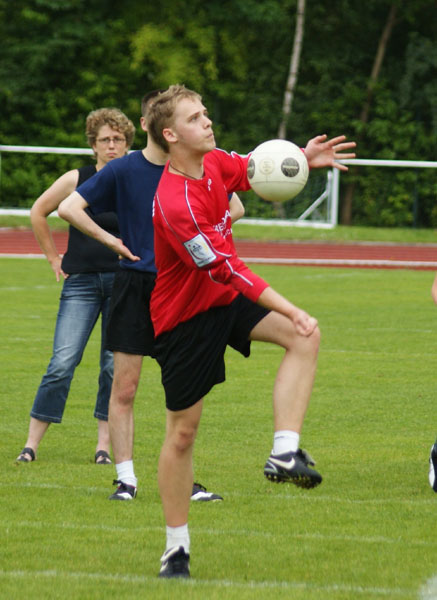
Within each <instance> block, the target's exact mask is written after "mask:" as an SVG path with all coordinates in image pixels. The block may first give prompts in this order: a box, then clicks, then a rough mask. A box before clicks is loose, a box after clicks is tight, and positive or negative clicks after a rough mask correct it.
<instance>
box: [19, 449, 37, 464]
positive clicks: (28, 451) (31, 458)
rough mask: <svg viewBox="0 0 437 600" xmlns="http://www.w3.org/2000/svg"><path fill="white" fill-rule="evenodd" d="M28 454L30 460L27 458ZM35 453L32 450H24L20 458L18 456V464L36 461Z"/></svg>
mask: <svg viewBox="0 0 437 600" xmlns="http://www.w3.org/2000/svg"><path fill="white" fill-rule="evenodd" d="M26 454H28V455H29V456H30V458H28V457H27V456H26ZM35 458H36V457H35V452H34V451H33V450H32V448H23V450H22V451H21V452H20V454H19V456H17V459H16V461H17V462H32V461H34V460H35Z"/></svg>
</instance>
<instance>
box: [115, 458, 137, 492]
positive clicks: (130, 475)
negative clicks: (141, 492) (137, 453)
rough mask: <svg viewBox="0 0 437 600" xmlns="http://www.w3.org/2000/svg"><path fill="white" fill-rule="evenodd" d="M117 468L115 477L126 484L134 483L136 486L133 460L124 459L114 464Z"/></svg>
mask: <svg viewBox="0 0 437 600" xmlns="http://www.w3.org/2000/svg"><path fill="white" fill-rule="evenodd" d="M115 468H116V469H117V479H119V480H120V481H122V482H123V483H126V484H127V485H134V486H135V487H137V478H136V477H135V473H134V461H133V460H125V461H123V462H121V463H118V464H117V465H115Z"/></svg>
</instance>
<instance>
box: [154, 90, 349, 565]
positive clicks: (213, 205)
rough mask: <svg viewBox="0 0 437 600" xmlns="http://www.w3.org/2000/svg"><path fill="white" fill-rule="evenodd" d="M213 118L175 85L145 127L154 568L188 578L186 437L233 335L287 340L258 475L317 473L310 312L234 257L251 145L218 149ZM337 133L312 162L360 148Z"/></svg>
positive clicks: (220, 375) (302, 480) (296, 477)
mask: <svg viewBox="0 0 437 600" xmlns="http://www.w3.org/2000/svg"><path fill="white" fill-rule="evenodd" d="M211 125H212V123H211V120H210V119H209V117H208V113H207V110H206V108H205V107H204V105H203V103H202V99H201V97H200V96H199V95H198V94H197V93H195V92H193V91H191V90H188V89H187V88H185V87H184V86H179V85H176V86H171V87H170V88H169V89H168V90H167V91H166V92H164V93H162V94H161V95H160V96H159V97H158V98H157V100H156V101H155V102H154V104H153V106H152V107H151V110H150V115H149V134H150V135H151V136H152V137H153V139H154V140H155V141H156V143H158V144H159V145H160V146H161V148H162V149H163V150H164V151H166V152H168V153H169V156H170V160H169V162H168V163H167V164H166V166H165V168H164V172H163V175H162V177H161V180H160V183H159V186H158V189H157V192H156V195H155V201H154V217H153V219H154V232H155V260H156V266H157V270H158V275H157V280H156V285H155V288H154V291H153V293H152V298H151V305H150V306H151V316H152V320H153V325H154V330H155V336H156V349H155V353H156V358H157V360H158V362H159V364H160V366H161V369H162V381H163V385H164V389H165V394H166V406H167V431H166V437H165V441H164V444H163V447H162V450H161V455H160V459H159V467H158V482H159V488H160V493H161V498H162V503H163V509H164V516H165V520H166V525H167V544H166V550H165V552H164V554H163V556H162V558H161V570H160V576H161V577H189V544H190V540H189V533H188V511H189V503H190V493H191V489H192V484H193V474H192V453H193V446H194V441H195V437H196V432H197V428H198V425H199V421H200V416H201V412H202V407H203V397H204V396H205V395H206V394H207V393H208V391H209V390H210V389H211V388H212V387H213V386H214V385H215V384H216V383H220V382H222V381H224V379H225V365H224V353H225V350H226V346H227V345H228V344H229V345H230V346H232V347H233V348H235V349H236V350H238V351H239V352H240V353H241V354H243V355H244V356H249V353H250V343H251V341H252V340H258V341H263V342H270V343H274V344H277V345H279V346H281V347H282V348H284V350H285V353H284V357H283V359H282V362H281V364H280V366H279V369H278V373H277V376H276V381H275V384H274V390H273V407H274V427H275V435H274V444H273V449H272V452H271V455H270V457H269V458H268V460H267V462H266V465H265V467H264V474H265V476H266V477H267V478H268V479H270V480H272V481H288V482H291V483H294V484H296V485H298V486H300V487H304V488H312V487H315V486H316V485H318V484H319V483H320V482H321V481H322V477H321V475H320V474H319V473H318V472H317V471H315V470H314V469H312V468H311V467H312V465H313V464H314V463H313V461H312V460H311V458H310V457H309V455H308V454H306V453H305V452H304V451H303V450H301V449H300V448H299V437H300V431H301V428H302V424H303V420H304V416H305V412H306V409H307V407H308V403H309V399H310V395H311V390H312V385H313V380H314V375H315V371H316V363H317V353H318V348H319V341H320V332H319V328H318V325H317V320H316V319H315V318H313V317H311V316H310V315H308V314H307V313H306V312H305V311H304V310H302V309H300V308H298V307H297V306H295V305H294V304H292V303H291V302H289V301H288V300H287V299H285V298H284V297H282V296H281V295H280V294H278V293H277V292H276V291H275V290H273V289H272V288H271V287H269V285H268V284H267V283H266V282H265V281H263V280H262V279H261V278H260V277H258V276H257V275H255V274H254V273H253V272H252V271H251V270H250V269H249V268H248V267H247V266H246V265H245V264H244V263H243V262H242V261H241V260H240V259H239V258H238V256H237V253H236V251H235V247H234V244H233V241H232V229H231V219H230V214H229V203H228V194H229V193H231V192H233V191H237V190H248V189H249V183H248V180H247V175H246V171H247V163H248V160H249V156H246V157H243V156H240V155H238V154H235V153H232V154H228V153H226V152H224V151H222V150H218V149H216V144H215V139H214V134H213V130H212V127H211ZM344 139H345V138H344V136H340V137H338V138H334V139H332V140H328V141H326V136H318V137H316V138H314V139H312V140H310V141H309V142H308V144H307V146H306V148H305V154H306V157H307V160H308V163H309V166H310V167H326V166H334V167H337V168H339V169H342V170H346V167H344V166H342V165H340V164H339V163H337V162H336V159H340V158H351V157H353V156H355V155H354V154H353V153H342V151H344V150H348V149H350V148H352V147H353V146H355V144H354V143H353V142H344Z"/></svg>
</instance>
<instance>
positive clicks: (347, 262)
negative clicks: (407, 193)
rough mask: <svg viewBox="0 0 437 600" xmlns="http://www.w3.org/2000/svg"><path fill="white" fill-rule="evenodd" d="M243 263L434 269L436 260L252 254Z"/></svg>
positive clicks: (436, 263)
mask: <svg viewBox="0 0 437 600" xmlns="http://www.w3.org/2000/svg"><path fill="white" fill-rule="evenodd" d="M240 258H241V260H242V261H243V262H245V263H260V264H273V265H275V264H277V265H278V264H281V265H320V266H326V265H334V266H347V267H374V268H380V267H397V268H408V267H414V268H416V269H417V268H420V267H429V268H430V269H435V268H436V267H437V262H435V261H424V260H372V259H348V258H256V257H252V256H241V257H240Z"/></svg>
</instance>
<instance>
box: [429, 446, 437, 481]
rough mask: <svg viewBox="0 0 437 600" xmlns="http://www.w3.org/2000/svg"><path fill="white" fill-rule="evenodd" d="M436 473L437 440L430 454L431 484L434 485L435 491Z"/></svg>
mask: <svg viewBox="0 0 437 600" xmlns="http://www.w3.org/2000/svg"><path fill="white" fill-rule="evenodd" d="M436 473H437V442H435V444H433V446H432V448H431V452H430V454H429V474H428V479H429V485H430V486H431V487H432V489H433V490H434V491H435V492H437V478H436Z"/></svg>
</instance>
